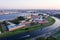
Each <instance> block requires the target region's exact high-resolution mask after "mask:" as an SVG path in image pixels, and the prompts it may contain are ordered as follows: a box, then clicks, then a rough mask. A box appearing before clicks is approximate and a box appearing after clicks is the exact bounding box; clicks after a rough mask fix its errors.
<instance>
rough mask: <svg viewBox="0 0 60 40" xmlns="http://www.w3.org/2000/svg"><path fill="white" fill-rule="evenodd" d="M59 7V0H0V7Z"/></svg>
mask: <svg viewBox="0 0 60 40" xmlns="http://www.w3.org/2000/svg"><path fill="white" fill-rule="evenodd" d="M3 8H4V9H6V8H7V9H60V0H0V9H3Z"/></svg>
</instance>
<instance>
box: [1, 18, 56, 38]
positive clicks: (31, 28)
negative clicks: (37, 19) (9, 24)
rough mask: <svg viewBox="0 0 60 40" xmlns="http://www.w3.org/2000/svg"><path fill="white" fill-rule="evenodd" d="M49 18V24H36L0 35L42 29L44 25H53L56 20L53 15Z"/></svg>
mask: <svg viewBox="0 0 60 40" xmlns="http://www.w3.org/2000/svg"><path fill="white" fill-rule="evenodd" d="M47 20H49V23H48V24H43V25H34V26H31V27H29V28H28V30H25V29H23V28H20V29H17V30H14V31H11V32H6V33H3V34H1V35H0V37H8V36H11V35H15V34H19V33H23V32H27V31H32V30H36V29H40V28H42V27H46V26H49V25H52V24H53V23H54V22H55V20H54V19H53V18H51V17H48V18H47Z"/></svg>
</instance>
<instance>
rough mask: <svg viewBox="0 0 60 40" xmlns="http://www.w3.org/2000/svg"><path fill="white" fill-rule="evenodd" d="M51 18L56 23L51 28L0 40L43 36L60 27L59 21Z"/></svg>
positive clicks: (21, 39) (22, 39)
mask: <svg viewBox="0 0 60 40" xmlns="http://www.w3.org/2000/svg"><path fill="white" fill-rule="evenodd" d="M52 18H54V19H55V21H56V22H55V23H54V24H53V25H51V26H48V27H44V28H42V30H41V29H38V30H33V31H30V32H25V33H20V34H17V35H13V36H10V37H6V38H0V40H25V39H27V38H33V37H36V36H39V35H44V34H46V33H48V32H50V31H53V30H55V29H56V28H58V27H59V26H60V19H58V18H56V17H52Z"/></svg>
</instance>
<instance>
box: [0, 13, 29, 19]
mask: <svg viewBox="0 0 60 40" xmlns="http://www.w3.org/2000/svg"><path fill="white" fill-rule="evenodd" d="M28 14H29V13H15V14H3V15H0V20H10V19H14V18H16V17H18V16H24V15H28Z"/></svg>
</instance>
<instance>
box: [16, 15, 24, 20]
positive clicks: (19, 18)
mask: <svg viewBox="0 0 60 40" xmlns="http://www.w3.org/2000/svg"><path fill="white" fill-rule="evenodd" d="M17 19H18V20H25V18H24V17H22V16H20V17H18V18H17Z"/></svg>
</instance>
